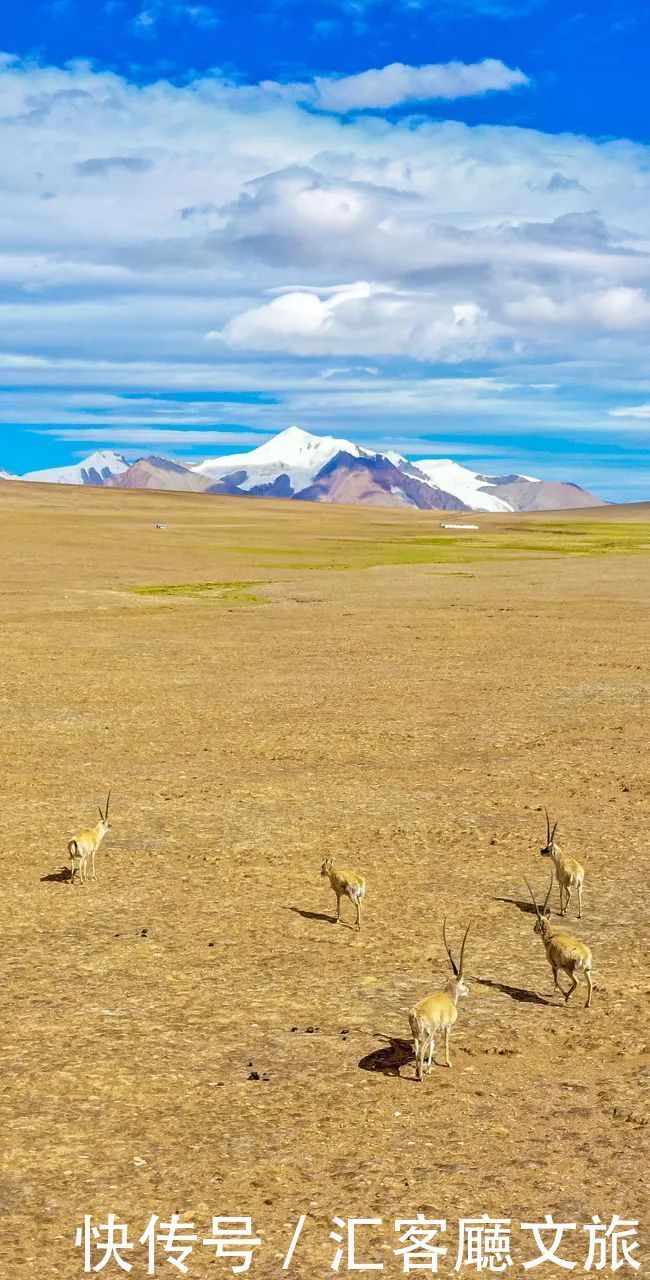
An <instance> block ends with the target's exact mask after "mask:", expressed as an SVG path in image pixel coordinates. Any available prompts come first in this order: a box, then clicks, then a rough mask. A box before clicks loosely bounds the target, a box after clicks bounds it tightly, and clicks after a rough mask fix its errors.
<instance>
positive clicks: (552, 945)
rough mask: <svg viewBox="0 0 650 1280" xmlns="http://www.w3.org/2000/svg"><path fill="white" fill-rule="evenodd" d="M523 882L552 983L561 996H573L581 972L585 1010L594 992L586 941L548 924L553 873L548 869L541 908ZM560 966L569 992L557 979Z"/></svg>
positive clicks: (566, 998) (565, 997)
mask: <svg viewBox="0 0 650 1280" xmlns="http://www.w3.org/2000/svg"><path fill="white" fill-rule="evenodd" d="M526 884H527V886H528V892H529V894H530V896H531V898H532V901H533V906H534V908H535V914H536V915H537V922H536V924H535V930H534V931H535V933H538V934H539V935H540V937H541V939H542V942H543V943H544V950H545V951H546V959H547V960H548V962H549V964H550V966H551V969H552V970H553V983H554V985H555V986H556V987H557V989H558V991H561V992H562V995H563V996H564V999H565V1000H568V999H569V996H572V995H573V993H574V991H575V989H576V987H577V985H578V979H577V978H576V973H584V975H585V978H586V979H587V987H588V994H587V1002H586V1004H585V1009H588V1008H589V1006H590V1004H591V993H592V991H593V983H592V981H591V963H592V959H591V951H590V950H589V947H588V946H587V944H586V942H580V940H579V939H578V938H573V937H572V936H571V934H570V933H562V932H561V928H560V926H559V925H553V924H551V921H550V919H549V914H550V913H549V911H548V901H549V898H550V896H551V890H552V888H553V873H552V872H551V883H550V884H549V886H548V893H547V894H546V900H545V902H544V906H543V907H542V909H541V911H540V909H539V907H538V905H537V899H536V898H535V894H534V893H533V891H532V889H531V887H530V885H529V884H528V881H526ZM560 969H561V970H562V972H563V973H566V975H567V977H569V978H570V979H571V986H570V987H569V990H568V991H565V990H564V988H563V987H561V986H560V984H559V982H558V980H557V975H558V973H559V971H560Z"/></svg>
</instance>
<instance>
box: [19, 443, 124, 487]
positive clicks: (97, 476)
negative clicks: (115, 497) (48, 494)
mask: <svg viewBox="0 0 650 1280" xmlns="http://www.w3.org/2000/svg"><path fill="white" fill-rule="evenodd" d="M128 469H129V463H128V462H127V461H126V458H123V457H122V455H121V453H113V452H112V451H111V450H98V451H97V453H91V455H90V457H89V458H84V459H83V460H82V461H81V462H76V463H74V464H73V465H72V466H70V467H49V468H48V469H47V470H45V471H28V472H27V474H26V475H24V476H18V479H19V480H30V481H31V480H35V481H37V482H38V483H40V484H95V485H102V484H105V483H106V481H107V480H109V479H110V478H111V476H119V475H120V473H121V472H122V471H128Z"/></svg>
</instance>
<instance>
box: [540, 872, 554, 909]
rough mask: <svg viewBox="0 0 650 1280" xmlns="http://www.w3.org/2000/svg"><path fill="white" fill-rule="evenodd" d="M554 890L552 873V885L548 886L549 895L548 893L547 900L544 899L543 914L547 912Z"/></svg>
mask: <svg viewBox="0 0 650 1280" xmlns="http://www.w3.org/2000/svg"><path fill="white" fill-rule="evenodd" d="M552 888H553V872H552V871H551V883H550V884H549V886H548V893H547V895H546V897H545V899H544V906H543V907H542V911H543V912H544V911H546V908H547V906H548V900H549V898H550V896H551V889H552Z"/></svg>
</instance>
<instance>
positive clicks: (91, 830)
mask: <svg viewBox="0 0 650 1280" xmlns="http://www.w3.org/2000/svg"><path fill="white" fill-rule="evenodd" d="M110 800H111V793H110V791H109V793H108V796H107V797H106V807H105V809H104V812H103V813H102V811H101V809H100V810H99V819H100V820H99V822H98V823H97V824H96V825H95V826H94V827H88V828H87V829H86V830H85V831H80V832H79V835H78V836H75V837H74V840H71V841H70V843H69V844H68V853H69V854H70V884H72V882H73V880H74V878H75V874H76V873H77V872H78V874H79V881H80V883H81V884H85V883H86V880H87V878H88V859H89V858H90V864H91V867H92V877H93V880H96V879H97V876H96V874H95V854H96V853H97V850H98V849H99V846H100V844H101V842H102V840H103V839H104V836H105V835H106V832H107V831H110V829H111V824H110V822H109V821H108V806H109V804H110Z"/></svg>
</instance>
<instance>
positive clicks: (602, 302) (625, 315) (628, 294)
mask: <svg viewBox="0 0 650 1280" xmlns="http://www.w3.org/2000/svg"><path fill="white" fill-rule="evenodd" d="M505 312H506V315H507V316H509V317H510V318H511V319H512V320H515V321H520V322H523V323H526V324H532V325H551V326H555V325H558V326H566V327H569V328H571V327H573V326H576V325H580V324H582V325H589V326H590V327H595V328H599V329H603V330H606V331H609V332H617V331H619V330H631V329H647V328H648V326H650V298H649V297H648V296H647V294H646V293H645V292H644V291H643V290H642V289H631V288H629V287H627V286H625V285H618V286H616V287H612V288H609V289H603V290H601V291H600V292H594V293H583V294H577V295H574V296H571V297H560V298H557V297H556V298H554V297H550V296H549V295H548V294H547V293H544V292H543V291H542V290H537V291H535V292H532V293H529V294H528V295H527V296H526V297H524V298H519V299H515V300H513V301H511V302H508V303H506V306H505Z"/></svg>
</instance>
